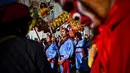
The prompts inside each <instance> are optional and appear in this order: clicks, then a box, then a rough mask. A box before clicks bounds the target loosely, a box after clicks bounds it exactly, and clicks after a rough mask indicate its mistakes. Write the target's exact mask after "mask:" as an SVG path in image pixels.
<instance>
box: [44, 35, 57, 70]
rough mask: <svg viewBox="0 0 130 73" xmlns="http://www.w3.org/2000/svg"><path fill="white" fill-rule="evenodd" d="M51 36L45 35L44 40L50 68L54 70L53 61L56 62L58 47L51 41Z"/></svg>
mask: <svg viewBox="0 0 130 73" xmlns="http://www.w3.org/2000/svg"><path fill="white" fill-rule="evenodd" d="M51 38H52V36H51V35H47V37H46V41H47V44H46V56H47V60H48V62H50V65H51V68H52V69H53V71H55V70H56V68H55V63H56V56H57V52H58V47H57V46H56V42H54V41H52V40H51Z"/></svg>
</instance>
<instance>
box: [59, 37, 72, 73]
mask: <svg viewBox="0 0 130 73" xmlns="http://www.w3.org/2000/svg"><path fill="white" fill-rule="evenodd" d="M73 52H74V44H73V41H72V40H71V39H70V38H68V39H67V40H66V41H65V42H64V43H63V44H60V49H59V55H60V56H59V60H64V63H65V61H67V60H69V58H71V57H72V55H73ZM69 67H70V64H69ZM60 72H61V73H63V65H60Z"/></svg>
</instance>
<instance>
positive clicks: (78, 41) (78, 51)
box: [74, 32, 84, 71]
mask: <svg viewBox="0 0 130 73" xmlns="http://www.w3.org/2000/svg"><path fill="white" fill-rule="evenodd" d="M74 43H75V63H76V69H77V71H78V70H80V68H81V65H82V63H83V57H84V49H83V45H84V41H83V40H82V35H81V33H79V32H77V33H75V40H74Z"/></svg>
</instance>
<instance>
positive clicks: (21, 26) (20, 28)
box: [0, 3, 32, 36]
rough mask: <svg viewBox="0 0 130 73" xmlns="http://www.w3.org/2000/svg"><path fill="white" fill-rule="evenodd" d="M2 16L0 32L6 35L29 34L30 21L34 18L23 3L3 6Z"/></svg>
mask: <svg viewBox="0 0 130 73" xmlns="http://www.w3.org/2000/svg"><path fill="white" fill-rule="evenodd" d="M0 14H1V15H0V30H1V31H0V32H2V33H4V35H5V34H6V35H11V34H13V35H17V36H25V35H26V34H27V32H28V30H29V21H30V20H32V18H31V16H30V12H29V9H28V7H27V6H26V5H24V4H21V3H12V4H6V5H2V6H1V7H0ZM3 28H4V29H3ZM5 30H6V31H5Z"/></svg>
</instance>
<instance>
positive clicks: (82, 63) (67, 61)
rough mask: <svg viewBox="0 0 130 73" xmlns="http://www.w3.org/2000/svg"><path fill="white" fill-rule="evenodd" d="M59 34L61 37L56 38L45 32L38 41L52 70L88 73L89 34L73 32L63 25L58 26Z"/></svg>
mask: <svg viewBox="0 0 130 73" xmlns="http://www.w3.org/2000/svg"><path fill="white" fill-rule="evenodd" d="M35 33H36V32H35ZM60 35H61V38H58V37H57V38H56V37H55V35H54V34H52V33H50V32H47V33H46V37H45V38H42V40H40V41H39V42H41V45H42V47H43V52H44V53H45V54H46V56H47V60H48V62H49V63H50V66H51V68H52V69H53V70H54V72H60V73H66V71H67V72H69V73H71V71H73V72H76V71H77V72H88V73H89V70H90V69H89V67H88V63H87V60H88V53H89V47H90V38H89V35H88V34H85V35H82V34H81V32H76V33H75V32H74V31H73V29H71V28H70V29H69V30H68V29H67V28H65V27H62V28H60ZM28 39H29V36H28ZM30 39H31V36H30ZM32 40H35V41H38V39H37V38H35V39H33V38H32Z"/></svg>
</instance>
